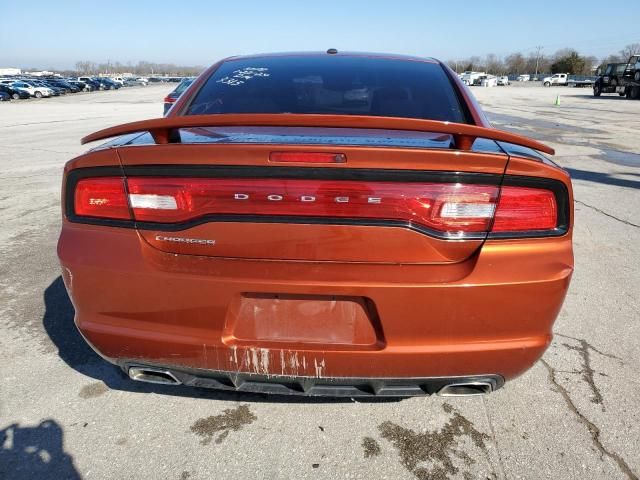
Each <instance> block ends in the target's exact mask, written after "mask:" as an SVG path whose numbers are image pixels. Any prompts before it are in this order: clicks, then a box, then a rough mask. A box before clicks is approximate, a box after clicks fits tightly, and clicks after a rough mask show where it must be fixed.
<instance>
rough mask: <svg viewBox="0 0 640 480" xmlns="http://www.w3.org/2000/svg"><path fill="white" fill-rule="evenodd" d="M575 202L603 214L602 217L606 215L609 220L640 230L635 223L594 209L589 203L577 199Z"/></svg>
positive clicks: (639, 226)
mask: <svg viewBox="0 0 640 480" xmlns="http://www.w3.org/2000/svg"><path fill="white" fill-rule="evenodd" d="M573 201H574V202H576V203H579V204H580V205H584V206H585V207H588V208H590V209H592V210H595V211H596V212H598V213H601V214H602V215H605V216H607V217H609V218H613V219H614V220H617V221H619V222H620V223H624V224H625V225H629V226H631V227H636V228H640V225H637V224H635V223H632V222H630V221H628V220H624V219H622V218H618V217H616V216H615V215H611V214H610V213H607V212H605V211H603V210H600V209H599V208H597V207H594V206H593V205H589V204H588V203H584V202H582V201H580V200H577V199H575V198H574V199H573Z"/></svg>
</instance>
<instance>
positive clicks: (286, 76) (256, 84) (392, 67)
mask: <svg viewBox="0 0 640 480" xmlns="http://www.w3.org/2000/svg"><path fill="white" fill-rule="evenodd" d="M215 113H318V114H338V115H373V116H389V117H406V118H423V119H430V120H443V121H450V122H460V123H466V118H465V114H464V113H463V110H462V108H461V106H460V102H459V100H458V97H457V95H456V93H455V91H454V89H453V87H452V85H451V82H450V80H449V78H448V77H447V75H446V73H445V72H444V70H443V69H442V67H441V66H440V65H439V64H437V63H430V62H421V61H410V60H397V59H388V58H372V57H356V56H339V55H327V56H307V57H304V56H287V57H285V56H283V57H256V58H246V59H239V60H229V61H226V62H224V63H223V64H222V65H221V66H220V67H219V68H218V69H217V70H216V71H215V72H214V73H213V75H212V76H211V77H210V78H209V79H208V80H207V82H206V83H205V84H204V86H203V87H202V88H201V89H200V91H199V92H198V93H197V95H196V96H195V98H194V99H193V101H192V102H191V104H190V105H189V107H188V109H187V112H186V114H187V115H203V114H215Z"/></svg>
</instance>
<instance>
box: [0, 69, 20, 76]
mask: <svg viewBox="0 0 640 480" xmlns="http://www.w3.org/2000/svg"><path fill="white" fill-rule="evenodd" d="M0 75H22V70H21V69H19V68H0Z"/></svg>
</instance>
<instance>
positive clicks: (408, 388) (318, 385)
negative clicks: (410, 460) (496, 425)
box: [119, 360, 504, 397]
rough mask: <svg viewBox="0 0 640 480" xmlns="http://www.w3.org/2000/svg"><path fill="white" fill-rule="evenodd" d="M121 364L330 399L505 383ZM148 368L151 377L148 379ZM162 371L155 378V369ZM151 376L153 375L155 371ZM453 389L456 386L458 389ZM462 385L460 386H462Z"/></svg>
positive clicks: (468, 390)
mask: <svg viewBox="0 0 640 480" xmlns="http://www.w3.org/2000/svg"><path fill="white" fill-rule="evenodd" d="M119 366H120V368H122V370H123V371H124V372H125V374H127V375H129V376H130V377H131V378H133V379H134V380H139V381H145V382H149V383H160V384H173V385H186V386H189V387H198V388H212V389H215V390H227V391H233V392H248V393H268V394H274V395H296V396H310V397H314V396H326V397H409V396H421V395H434V394H441V395H448V396H459V395H478V394H482V393H490V392H493V391H495V390H497V389H498V388H500V387H502V386H503V385H504V378H502V377H501V376H500V375H475V376H471V377H428V378H416V377H405V378H354V377H351V378H350V377H323V378H317V377H303V376H297V377H296V376H286V375H260V374H255V373H239V372H223V371H213V370H199V369H192V368H184V367H182V368H176V367H171V366H164V365H148V364H140V363H139V362H136V361H126V360H123V361H120V362H119ZM145 372H148V375H147V376H146V378H145ZM156 372H157V373H159V374H160V375H158V377H156V378H154V377H153V373H156ZM149 374H150V375H149ZM452 387H453V388H452ZM456 387H459V388H458V389H456Z"/></svg>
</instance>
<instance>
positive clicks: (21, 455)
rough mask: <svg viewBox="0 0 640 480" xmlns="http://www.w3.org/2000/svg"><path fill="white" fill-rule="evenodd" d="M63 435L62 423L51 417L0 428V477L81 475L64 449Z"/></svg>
mask: <svg viewBox="0 0 640 480" xmlns="http://www.w3.org/2000/svg"><path fill="white" fill-rule="evenodd" d="M63 437H64V433H63V430H62V427H61V426H60V424H58V423H57V422H56V421H55V420H52V419H47V420H43V421H42V422H41V423H40V424H39V425H36V426H35V427H26V426H21V425H19V424H17V423H14V424H11V425H9V426H8V427H6V428H4V429H2V430H0V478H6V479H11V480H32V479H34V478H38V479H59V478H64V479H68V480H74V479H80V478H82V477H81V476H80V474H79V473H78V471H77V470H76V467H75V465H74V464H73V457H72V456H71V455H69V454H68V453H66V452H65V451H64V443H63Z"/></svg>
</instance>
